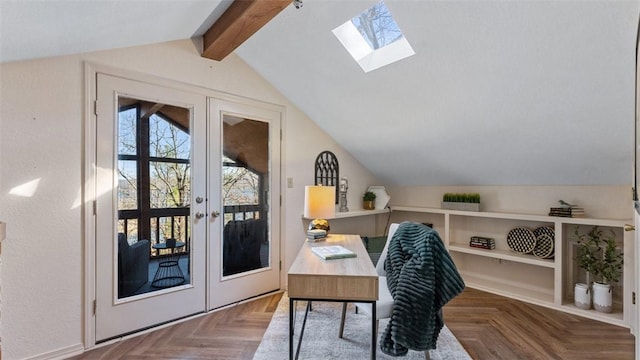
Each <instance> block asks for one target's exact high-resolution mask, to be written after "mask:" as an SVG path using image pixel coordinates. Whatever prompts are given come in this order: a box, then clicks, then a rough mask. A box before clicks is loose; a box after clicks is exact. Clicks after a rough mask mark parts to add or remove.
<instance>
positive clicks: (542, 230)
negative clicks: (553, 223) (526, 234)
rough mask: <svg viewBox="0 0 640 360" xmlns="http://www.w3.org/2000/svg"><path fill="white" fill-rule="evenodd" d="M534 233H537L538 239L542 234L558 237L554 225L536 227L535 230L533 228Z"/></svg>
mask: <svg viewBox="0 0 640 360" xmlns="http://www.w3.org/2000/svg"><path fill="white" fill-rule="evenodd" d="M533 235H535V237H536V239H537V238H538V236H540V235H547V236H551V238H552V239H554V238H555V237H556V234H555V231H554V230H553V228H552V227H549V226H540V227H538V228H536V229H535V230H533Z"/></svg>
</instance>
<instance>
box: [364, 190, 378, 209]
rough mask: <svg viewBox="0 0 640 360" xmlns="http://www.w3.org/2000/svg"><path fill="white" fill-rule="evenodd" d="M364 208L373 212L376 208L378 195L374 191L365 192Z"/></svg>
mask: <svg viewBox="0 0 640 360" xmlns="http://www.w3.org/2000/svg"><path fill="white" fill-rule="evenodd" d="M362 208H363V209H365V210H373V209H375V208H376V194H375V193H374V192H372V191H365V193H364V195H363V196H362Z"/></svg>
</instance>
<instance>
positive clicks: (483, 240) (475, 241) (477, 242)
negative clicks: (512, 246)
mask: <svg viewBox="0 0 640 360" xmlns="http://www.w3.org/2000/svg"><path fill="white" fill-rule="evenodd" d="M469 246H471V247H475V248H480V249H487V250H493V249H495V248H496V241H495V240H494V239H493V238H488V237H482V236H472V237H471V240H469Z"/></svg>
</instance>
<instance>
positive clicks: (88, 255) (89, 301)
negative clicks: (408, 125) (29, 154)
mask: <svg viewBox="0 0 640 360" xmlns="http://www.w3.org/2000/svg"><path fill="white" fill-rule="evenodd" d="M97 73H104V74H108V75H112V76H119V77H123V78H126V79H132V80H137V81H142V82H148V83H152V84H156V85H158V86H167V87H172V88H174V89H177V90H183V91H192V92H196V93H199V94H203V95H205V96H207V97H211V98H216V99H220V100H227V101H236V102H242V103H244V104H247V105H254V106H259V107H263V108H268V109H272V110H274V111H279V112H280V113H281V129H283V128H284V126H285V107H284V106H281V105H276V104H271V103H265V102H263V101H258V100H253V99H249V98H245V97H241V96H236V95H231V94H227V93H223V92H219V91H215V90H212V89H206V88H202V87H198V86H195V85H190V84H185V83H182V82H178V81H175V80H170V79H165V78H161V77H158V76H154V75H149V74H144V73H139V72H136V71H130V70H123V69H120V68H116V67H112V66H108V65H102V64H95V63H90V62H85V64H84V82H85V108H84V119H85V121H84V129H83V133H84V157H83V160H82V162H83V182H82V189H80V190H79V192H80V194H79V196H80V202H81V206H82V211H81V212H82V217H83V231H82V234H83V243H84V259H85V263H84V279H83V283H84V301H83V304H84V309H83V310H84V311H83V312H84V317H83V324H84V327H83V328H84V334H83V335H84V336H83V338H84V348H85V350H88V349H91V348H93V347H95V346H96V338H95V334H96V321H95V315H94V313H93V307H94V303H95V300H96V299H95V294H96V287H95V278H96V264H95V250H96V249H95V231H96V226H95V216H94V206H95V200H96V198H97V195H98V194H97V191H96V189H97V187H96V181H97V173H96V168H95V165H96V164H95V158H96V148H95V145H96V115H95V99H96V86H97V84H96V74H97ZM280 141H281V146H283V145H284V141H283V140H282V139H280ZM278 160H279V161H280V163H283V161H284V155H283V154H282V153H281V154H280V159H278ZM281 171H282V169H281ZM274 186H279V188H280V192H281V197H282V203H284V196H285V192H284V191H282V189H283V184H282V182H281V183H280V184H279V185H274ZM277 211H278V212H279V215H281V213H282V209H281V208H280V209H278V210H277ZM280 219H282V217H280ZM278 226H279V227H280V228H282V220H280V224H278ZM272 241H274V242H277V243H278V245H279V246H280V247H281V244H282V241H281V236H280V237H279V238H275V237H274V238H272ZM277 255H278V257H282V255H281V254H277ZM279 261H280V259H278V262H279ZM282 279H283V276H282V273H281V274H280V283H281V286H282ZM132 336H133V335H132ZM114 341H115V340H114Z"/></svg>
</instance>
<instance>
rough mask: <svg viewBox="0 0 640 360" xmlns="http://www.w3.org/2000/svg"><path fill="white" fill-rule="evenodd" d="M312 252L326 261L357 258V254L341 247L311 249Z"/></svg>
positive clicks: (316, 247)
mask: <svg viewBox="0 0 640 360" xmlns="http://www.w3.org/2000/svg"><path fill="white" fill-rule="evenodd" d="M311 251H313V253H314V254H316V255H318V256H319V257H321V258H322V259H324V260H333V259H345V258H352V257H356V253H355V252H353V251H351V250H349V249H347V248H345V247H342V246H340V245H330V246H315V247H312V248H311Z"/></svg>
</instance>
